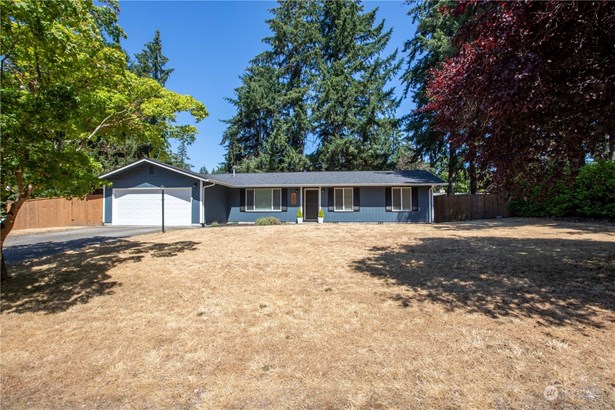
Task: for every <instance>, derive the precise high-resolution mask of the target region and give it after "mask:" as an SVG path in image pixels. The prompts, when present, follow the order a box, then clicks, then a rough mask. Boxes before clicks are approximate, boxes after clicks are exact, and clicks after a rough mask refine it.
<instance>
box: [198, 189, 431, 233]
mask: <svg viewBox="0 0 615 410" xmlns="http://www.w3.org/2000/svg"><path fill="white" fill-rule="evenodd" d="M272 188H275V187H272ZM429 188H430V187H418V188H417V191H418V206H419V209H418V211H412V212H390V211H387V210H386V193H385V190H386V189H391V187H354V189H359V192H360V194H359V198H360V209H359V211H356V212H330V211H329V207H328V201H329V200H328V198H329V197H328V195H329V187H322V188H321V193H320V195H321V202H320V203H321V208H322V209H323V211H324V213H325V222H430V221H429V215H430V201H429ZM286 189H287V200H288V209H287V211H285V212H284V211H282V212H245V211H244V212H242V211H241V189H239V188H225V187H222V186H219V185H218V186H215V187H212V188H208V189H207V190H206V191H205V218H206V223H207V224H211V223H212V222H214V221H216V222H218V223H224V222H231V223H232V222H254V221H255V220H256V219H258V218H261V217H265V216H275V217H276V218H278V219H280V221H283V222H291V223H293V222H295V221H296V219H297V211H298V209H299V204H302V203H303V201H302V198H301V194H302V190H301V189H300V188H299V187H294V188H286ZM293 192H295V193H296V194H297V205H291V194H292V193H293Z"/></svg>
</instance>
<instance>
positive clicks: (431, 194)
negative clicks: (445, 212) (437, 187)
mask: <svg viewBox="0 0 615 410" xmlns="http://www.w3.org/2000/svg"><path fill="white" fill-rule="evenodd" d="M433 205H434V202H433V185H432V186H431V188H429V223H433V221H434V219H435V218H434V209H433Z"/></svg>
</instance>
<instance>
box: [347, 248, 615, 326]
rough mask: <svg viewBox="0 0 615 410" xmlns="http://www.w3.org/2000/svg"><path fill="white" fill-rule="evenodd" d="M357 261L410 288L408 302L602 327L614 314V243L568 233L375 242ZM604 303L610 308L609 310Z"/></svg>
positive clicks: (400, 296) (403, 298)
mask: <svg viewBox="0 0 615 410" xmlns="http://www.w3.org/2000/svg"><path fill="white" fill-rule="evenodd" d="M370 253H371V255H370V256H368V257H366V258H364V259H361V260H358V261H355V262H354V263H353V265H352V266H353V267H354V268H355V269H356V270H358V271H361V272H366V273H368V274H370V275H373V276H375V277H379V278H382V279H385V280H386V281H387V282H388V283H389V284H391V285H403V286H405V287H406V288H407V289H408V290H410V291H411V292H404V291H402V292H398V293H397V294H394V295H390V297H391V298H392V299H393V300H396V301H398V302H399V303H400V304H401V305H402V306H404V307H407V306H411V305H412V304H413V303H421V302H424V301H431V302H436V303H439V304H442V305H444V306H446V308H447V309H449V310H457V309H463V310H466V311H468V312H472V313H474V312H478V313H482V314H485V315H488V316H490V317H493V318H497V317H524V318H539V319H541V320H542V321H543V322H544V324H548V325H571V324H574V325H585V326H592V327H598V328H600V327H603V325H604V323H605V321H614V320H615V315H614V312H615V244H614V243H613V242H599V241H587V240H570V239H511V238H493V237H483V238H481V237H478V238H477V237H470V238H464V239H460V238H424V239H419V240H418V243H417V244H416V245H403V246H402V247H401V248H397V249H391V248H383V247H373V248H371V249H370ZM600 310H606V311H607V314H606V316H605V315H604V312H601V311H600Z"/></svg>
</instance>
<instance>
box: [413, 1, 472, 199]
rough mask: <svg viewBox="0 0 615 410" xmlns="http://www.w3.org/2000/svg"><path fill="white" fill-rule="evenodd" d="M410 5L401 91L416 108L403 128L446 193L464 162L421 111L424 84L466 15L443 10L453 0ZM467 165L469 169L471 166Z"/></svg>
mask: <svg viewBox="0 0 615 410" xmlns="http://www.w3.org/2000/svg"><path fill="white" fill-rule="evenodd" d="M408 3H410V4H411V5H412V6H411V8H410V10H409V12H408V15H409V16H410V17H411V18H412V21H413V22H414V23H416V24H417V26H416V31H415V34H414V37H413V38H412V39H410V40H408V41H407V42H406V43H405V44H404V52H406V53H407V63H406V64H407V65H406V70H405V72H404V73H403V74H402V82H403V83H404V85H405V92H404V94H405V95H407V94H408V92H409V91H411V92H412V96H411V99H412V102H413V103H414V104H415V106H416V110H414V111H413V112H412V113H409V114H408V115H406V116H405V117H404V118H403V123H404V129H405V131H407V132H408V134H409V142H410V145H411V147H412V149H413V154H414V155H413V158H412V160H413V161H414V162H416V161H421V160H427V161H428V163H429V164H430V165H431V166H432V167H433V168H435V169H436V170H438V171H439V172H438V173H440V174H441V175H442V176H443V177H445V178H446V179H447V181H448V192H449V193H453V192H454V191H455V188H456V185H457V184H458V182H459V179H460V178H461V175H460V173H461V172H463V167H464V164H463V161H462V160H461V159H460V155H461V152H460V150H459V149H458V148H455V147H453V146H451V145H450V144H449V143H448V140H449V136H450V135H448V134H447V133H444V132H442V131H440V130H438V129H437V128H436V127H435V126H434V122H433V115H432V114H431V113H429V112H425V111H423V110H421V108H423V107H424V106H425V105H426V104H427V103H428V102H429V99H428V97H427V94H426V86H427V83H428V82H429V80H430V79H431V74H430V73H431V72H432V70H434V69H436V68H438V67H439V66H440V65H441V64H442V63H443V62H444V61H445V60H446V59H447V58H448V57H450V56H452V55H453V54H454V53H455V50H456V49H455V45H454V44H453V38H454V36H455V34H456V33H457V31H458V30H459V28H460V27H461V26H462V24H463V23H464V22H465V21H466V20H467V19H468V14H469V13H470V11H471V9H470V8H469V9H468V14H465V13H463V14H451V13H443V12H442V10H443V9H444V8H447V7H452V6H454V4H455V1H454V0H421V1H416V2H410V1H408ZM472 167H473V166H472V165H470V166H469V167H468V168H472Z"/></svg>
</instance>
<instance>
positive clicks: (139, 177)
mask: <svg viewBox="0 0 615 410" xmlns="http://www.w3.org/2000/svg"><path fill="white" fill-rule="evenodd" d="M108 180H110V181H111V182H112V183H113V188H114V189H115V188H118V189H125V188H160V186H161V185H164V186H165V187H167V188H192V223H193V224H198V223H200V200H201V195H200V192H199V182H200V181H199V180H198V179H196V178H190V177H189V176H187V175H181V174H178V173H177V172H173V171H170V170H167V169H164V168H161V167H158V166H155V165H150V164H147V163H143V164H140V165H137V166H135V167H134V168H133V169H131V170H130V172H124V173H121V174H119V175H116V176H112V177H109V178H108ZM195 185H196V186H195ZM105 192H106V195H109V196H108V197H107V196H105V222H106V223H110V222H111V221H112V220H113V219H112V218H113V215H111V213H112V199H111V196H112V192H111V189H109V188H107V189H106V190H105Z"/></svg>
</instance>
